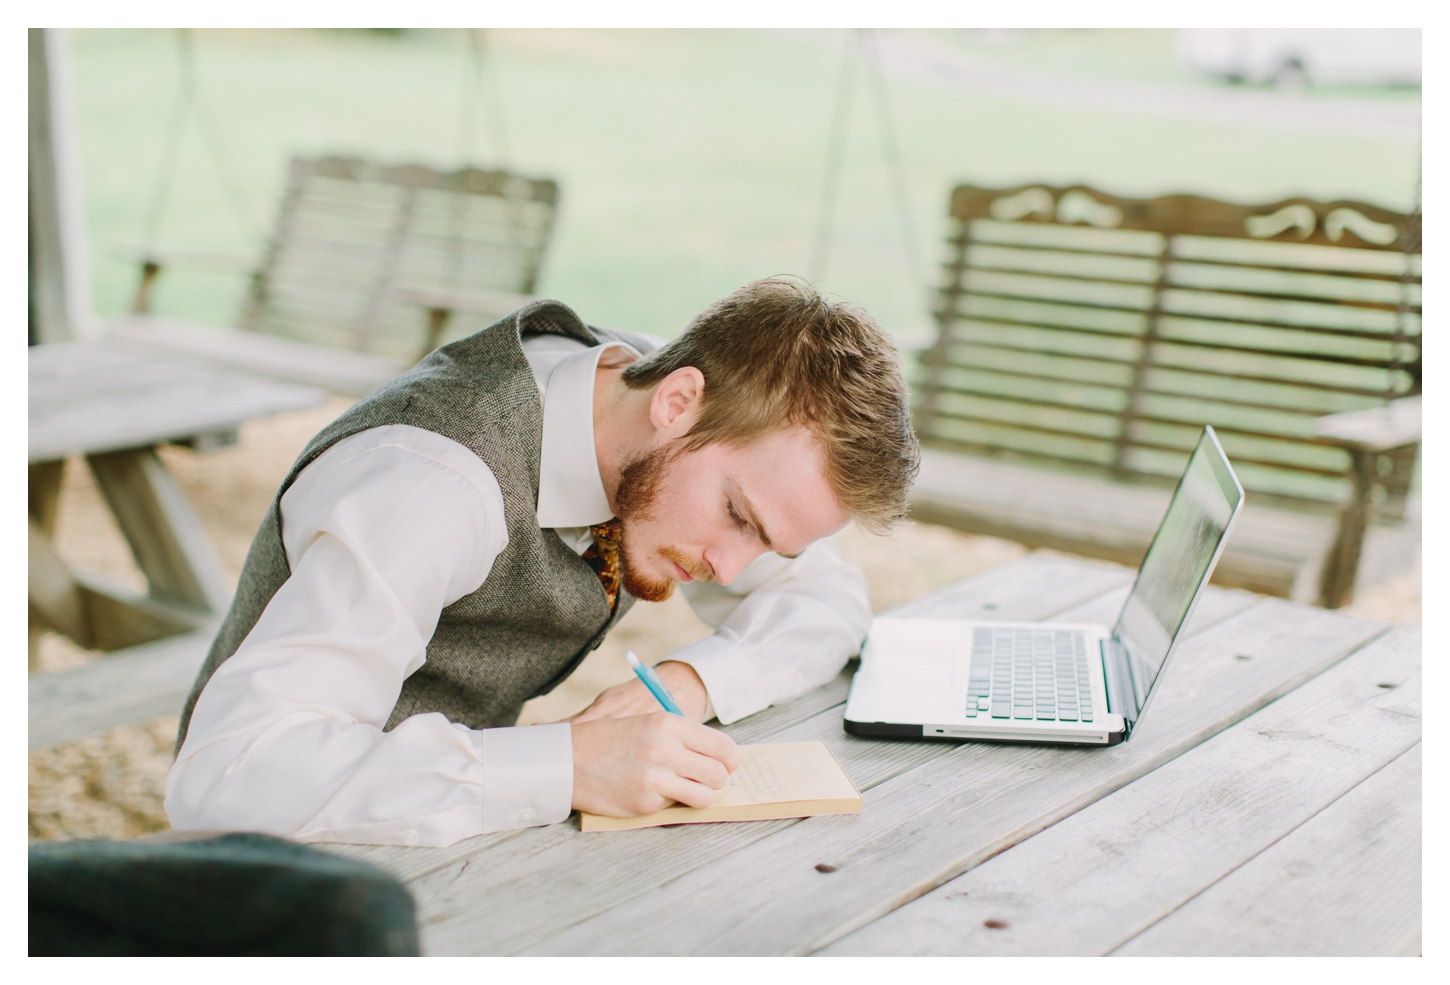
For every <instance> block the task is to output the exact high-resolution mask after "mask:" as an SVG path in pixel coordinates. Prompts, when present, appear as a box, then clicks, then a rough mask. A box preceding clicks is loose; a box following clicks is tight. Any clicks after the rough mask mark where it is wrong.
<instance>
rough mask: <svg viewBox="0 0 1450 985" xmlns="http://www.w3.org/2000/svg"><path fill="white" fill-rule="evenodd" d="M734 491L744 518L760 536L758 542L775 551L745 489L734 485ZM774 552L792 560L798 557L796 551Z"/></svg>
mask: <svg viewBox="0 0 1450 985" xmlns="http://www.w3.org/2000/svg"><path fill="white" fill-rule="evenodd" d="M736 493H737V495H738V496H739V498H740V508H741V511H742V512H743V513H744V514H745V519H747V520H749V521H750V525H751V526H753V527H754V528H755V533H756V536H758V537H759V538H760V542H761V543H762V544H764V545H765V546H766V547H768V548H770V549H771V550H772V551H775V545H774V544H773V543H771V540H770V534H768V533H767V532H766V530H765V525H764V524H762V523H761V522H760V518H759V517H757V516H756V515H755V507H753V506H751V505H750V500H749V499H747V498H746V497H745V490H743V489H741V488H740V487H739V486H738V485H737V486H736ZM775 552H776V553H777V554H780V556H781V557H783V558H788V559H790V560H792V561H794V560H795V559H796V558H798V557H800V554H799V553H796V554H781V552H780V551H775Z"/></svg>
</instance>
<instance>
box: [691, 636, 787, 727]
mask: <svg viewBox="0 0 1450 985" xmlns="http://www.w3.org/2000/svg"><path fill="white" fill-rule="evenodd" d="M744 652H745V648H744V647H742V646H741V645H740V644H739V643H734V642H732V641H730V640H728V639H726V638H725V637H724V636H721V635H720V634H719V633H716V634H715V635H713V636H707V637H705V638H704V639H702V640H697V641H696V642H694V643H691V644H690V645H689V646H687V647H685V648H684V649H681V650H676V651H675V652H674V653H671V654H670V655H669V656H668V657H665V659H666V660H678V661H680V663H686V664H689V665H690V666H691V667H693V668H695V673H697V674H699V675H700V681H701V682H702V683H703V684H704V685H705V698H706V702H707V703H706V711H705V716H706V717H705V721H707V722H708V721H709V720H710V717H711V716H712V715H713V717H715V718H718V719H720V724H721V725H729V724H730V723H731V722H738V721H739V720H740V719H742V718H744V717H745V716H746V715H753V714H755V713H756V712H757V711H760V710H761V709H762V708H768V707H769V706H770V701H769V700H768V699H767V700H765V701H764V703H763V704H761V703H758V702H757V699H756V696H755V695H752V694H750V693H749V692H750V689H751V685H752V684H754V683H755V681H754V678H753V675H752V674H751V673H750V670H749V668H748V667H747V666H746V664H745V661H744V660H742V659H741V655H742V654H743V653H744ZM742 672H743V673H742Z"/></svg>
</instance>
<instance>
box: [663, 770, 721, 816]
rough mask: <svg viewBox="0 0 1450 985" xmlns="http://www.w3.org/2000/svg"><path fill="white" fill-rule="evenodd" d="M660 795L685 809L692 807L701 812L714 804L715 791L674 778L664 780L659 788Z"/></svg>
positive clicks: (679, 777)
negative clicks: (682, 805)
mask: <svg viewBox="0 0 1450 985" xmlns="http://www.w3.org/2000/svg"><path fill="white" fill-rule="evenodd" d="M660 793H661V794H663V795H664V796H666V797H668V798H670V799H671V800H674V801H678V802H679V803H681V804H684V805H685V806H686V807H694V808H696V809H698V810H703V809H704V808H706V807H709V806H710V805H711V804H713V803H714V802H715V791H714V790H713V789H711V788H710V787H707V786H705V785H704V784H702V783H695V782H693V781H691V780H687V779H685V778H684V777H682V776H674V777H670V778H668V779H666V780H665V782H664V783H662V784H661V786H660Z"/></svg>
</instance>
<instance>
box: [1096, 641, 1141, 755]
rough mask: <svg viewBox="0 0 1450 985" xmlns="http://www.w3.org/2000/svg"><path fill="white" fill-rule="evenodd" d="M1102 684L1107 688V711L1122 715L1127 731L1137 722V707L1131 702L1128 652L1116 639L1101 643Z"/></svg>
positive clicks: (1131, 682)
mask: <svg viewBox="0 0 1450 985" xmlns="http://www.w3.org/2000/svg"><path fill="white" fill-rule="evenodd" d="M1102 651H1103V683H1104V684H1105V685H1106V686H1107V692H1108V693H1107V699H1108V711H1111V712H1113V713H1114V714H1118V715H1122V716H1123V722H1124V725H1125V727H1126V729H1127V731H1129V732H1131V731H1132V729H1133V723H1134V722H1136V721H1137V720H1138V705H1137V702H1135V701H1134V700H1133V678H1132V671H1131V670H1130V669H1129V666H1128V650H1127V648H1126V647H1124V646H1123V644H1122V643H1120V642H1118V640H1117V638H1116V637H1114V638H1111V639H1105V640H1103V641H1102Z"/></svg>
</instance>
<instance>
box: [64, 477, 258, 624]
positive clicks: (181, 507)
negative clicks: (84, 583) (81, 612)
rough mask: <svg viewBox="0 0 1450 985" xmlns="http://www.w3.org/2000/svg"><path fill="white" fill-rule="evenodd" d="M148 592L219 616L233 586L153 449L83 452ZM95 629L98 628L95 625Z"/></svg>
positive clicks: (227, 603) (155, 596)
mask: <svg viewBox="0 0 1450 985" xmlns="http://www.w3.org/2000/svg"><path fill="white" fill-rule="evenodd" d="M86 462H87V464H89V465H90V467H91V472H92V473H93V474H94V475H95V477H96V485H98V486H100V488H101V492H102V493H104V494H105V497H106V502H107V503H109V504H110V507H111V512H112V513H113V514H115V516H116V522H117V524H118V525H119V526H120V528H121V533H122V534H124V535H125V537H126V541H127V543H129V544H130V546H131V553H132V554H133V555H134V556H135V558H136V565H137V566H138V567H139V568H140V569H141V571H142V573H143V574H145V575H146V582H147V584H148V585H149V586H150V589H151V595H152V596H153V597H154V598H156V599H158V600H160V601H165V602H171V603H181V604H182V605H185V606H191V607H194V608H195V609H197V610H198V611H199V612H201V613H208V612H210V613H215V614H217V615H221V614H222V613H224V612H225V611H226V608H227V606H228V605H229V604H231V595H232V593H231V591H230V590H229V589H228V587H227V582H226V577H225V576H224V575H223V574H222V571H221V564H220V562H218V561H217V557H216V551H215V550H213V549H212V546H211V542H210V541H209V540H208V539H207V536H206V531H205V530H203V529H202V526H201V520H200V519H199V518H198V517H197V515H196V511H195V510H193V509H192V508H191V504H190V503H188V502H187V501H186V496H185V495H184V494H183V493H182V491H181V487H180V486H178V485H177V484H176V480H175V479H173V478H172V477H171V474H170V473H169V472H167V471H166V467H165V466H164V465H162V464H161V459H160V458H158V457H157V455H156V452H155V450H153V449H151V448H132V449H126V450H123V451H113V452H107V453H105V454H93V455H87V456H86ZM92 629H93V630H94V631H96V632H97V633H99V632H100V628H99V627H97V626H93V627H92Z"/></svg>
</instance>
